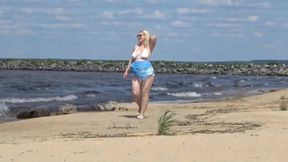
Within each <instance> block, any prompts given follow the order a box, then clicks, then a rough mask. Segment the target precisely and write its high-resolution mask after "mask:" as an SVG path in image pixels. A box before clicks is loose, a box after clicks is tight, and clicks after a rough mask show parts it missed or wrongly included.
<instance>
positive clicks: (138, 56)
mask: <svg viewBox="0 0 288 162" xmlns="http://www.w3.org/2000/svg"><path fill="white" fill-rule="evenodd" d="M138 48H140V47H139V46H138V45H135V49H134V51H133V53H132V58H134V59H135V60H146V59H148V58H149V50H148V48H144V49H143V51H142V52H141V51H140V50H138Z"/></svg>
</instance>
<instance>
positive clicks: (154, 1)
mask: <svg viewBox="0 0 288 162" xmlns="http://www.w3.org/2000/svg"><path fill="white" fill-rule="evenodd" d="M147 3H150V4H157V3H160V0H147Z"/></svg>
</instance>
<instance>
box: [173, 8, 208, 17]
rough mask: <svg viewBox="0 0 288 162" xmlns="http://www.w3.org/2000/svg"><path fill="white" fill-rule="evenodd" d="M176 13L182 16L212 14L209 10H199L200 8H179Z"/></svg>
mask: <svg viewBox="0 0 288 162" xmlns="http://www.w3.org/2000/svg"><path fill="white" fill-rule="evenodd" d="M176 12H177V13H178V14H180V15H187V14H191V13H193V14H206V13H209V12H211V10H209V9H198V8H192V9H189V8H177V10H176Z"/></svg>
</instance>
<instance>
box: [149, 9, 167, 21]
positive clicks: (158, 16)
mask: <svg viewBox="0 0 288 162" xmlns="http://www.w3.org/2000/svg"><path fill="white" fill-rule="evenodd" d="M151 16H152V18H156V19H163V18H165V16H166V14H165V13H164V12H161V11H159V10H155V11H154V13H153V14H152V15H151Z"/></svg>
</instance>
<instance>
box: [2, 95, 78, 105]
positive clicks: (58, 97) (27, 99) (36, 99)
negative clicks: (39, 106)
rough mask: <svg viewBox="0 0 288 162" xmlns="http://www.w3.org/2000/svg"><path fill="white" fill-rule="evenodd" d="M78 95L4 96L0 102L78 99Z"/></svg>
mask: <svg viewBox="0 0 288 162" xmlns="http://www.w3.org/2000/svg"><path fill="white" fill-rule="evenodd" d="M76 99H77V96H75V95H67V96H56V97H36V98H4V99H0V103H27V102H49V101H71V100H76Z"/></svg>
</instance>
